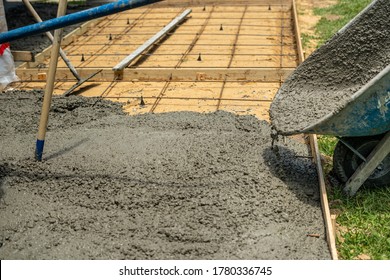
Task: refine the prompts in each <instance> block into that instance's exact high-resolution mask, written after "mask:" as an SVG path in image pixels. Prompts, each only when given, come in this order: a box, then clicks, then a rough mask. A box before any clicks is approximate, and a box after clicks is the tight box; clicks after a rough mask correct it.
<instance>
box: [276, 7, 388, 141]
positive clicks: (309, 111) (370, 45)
mask: <svg viewBox="0 0 390 280" xmlns="http://www.w3.org/2000/svg"><path fill="white" fill-rule="evenodd" d="M389 14H390V5H389V3H388V0H379V1H377V2H376V3H375V5H374V6H373V7H372V8H371V9H370V10H368V11H367V12H366V13H364V14H363V15H362V16H360V17H359V18H358V19H357V20H356V21H355V23H354V24H353V25H352V26H350V28H348V29H347V30H346V31H345V32H343V33H341V34H338V35H336V36H335V37H333V38H332V39H330V40H329V41H328V42H327V43H326V44H325V45H324V46H322V47H321V48H319V49H318V50H317V51H315V52H314V53H313V54H312V55H311V56H310V57H309V58H308V59H307V60H306V61H304V62H303V63H302V64H301V65H300V66H299V67H298V68H297V69H296V71H295V72H294V73H293V74H292V75H291V76H290V77H289V78H288V80H287V81H286V82H285V83H284V84H283V85H282V87H281V88H280V89H279V91H278V93H277V95H276V96H275V99H274V101H273V103H272V105H271V110H270V116H271V121H272V124H273V126H274V127H275V129H276V130H277V131H278V132H279V133H281V134H294V133H297V132H300V131H302V130H303V129H304V128H306V127H308V126H309V125H313V124H315V123H317V122H318V121H319V120H320V119H321V118H323V117H325V116H327V115H328V114H331V113H333V112H338V111H339V110H341V109H342V108H344V107H345V106H346V104H347V103H348V102H349V100H350V99H351V96H352V95H353V94H354V93H356V92H357V91H358V90H359V89H360V88H362V87H363V86H364V85H365V84H366V83H367V82H369V81H370V80H371V79H372V78H374V77H375V76H376V75H377V74H378V73H380V72H381V71H382V70H383V69H384V68H385V67H386V66H387V65H389V64H390V21H389V20H388V15H389Z"/></svg>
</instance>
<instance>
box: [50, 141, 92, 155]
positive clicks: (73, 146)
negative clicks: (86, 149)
mask: <svg viewBox="0 0 390 280" xmlns="http://www.w3.org/2000/svg"><path fill="white" fill-rule="evenodd" d="M88 140H89V138H84V139H81V140H79V141H77V142H76V143H74V144H72V145H70V146H68V147H65V148H63V149H61V150H59V151H58V152H55V153H53V154H51V155H48V156H47V157H45V158H44V159H45V160H50V159H53V158H56V157H59V156H62V155H64V154H66V153H67V152H69V151H71V150H73V149H74V148H77V147H78V146H80V145H81V144H83V143H85V142H87V141H88Z"/></svg>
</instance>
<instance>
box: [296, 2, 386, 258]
mask: <svg viewBox="0 0 390 280" xmlns="http://www.w3.org/2000/svg"><path fill="white" fill-rule="evenodd" d="M369 3H371V0H339V1H338V3H337V4H336V5H334V6H331V7H328V8H320V9H315V11H314V13H315V14H316V15H320V16H321V19H320V21H319V22H318V24H317V25H316V36H315V37H316V39H318V40H319V43H318V46H321V45H322V44H323V43H324V42H326V41H327V40H328V39H330V38H331V37H332V36H333V35H334V34H335V33H336V32H337V31H338V30H340V29H341V28H342V27H343V26H344V25H345V24H347V23H348V22H349V21H350V20H351V19H352V18H353V17H354V16H355V15H357V14H358V13H359V12H360V11H361V10H362V9H364V8H365V7H366V6H367V5H368V4H369ZM310 39H311V38H310V37H309V36H306V38H305V36H303V42H305V40H307V42H306V44H308V43H309V42H308V40H310ZM336 143H337V139H336V138H334V137H332V136H326V135H325V136H319V137H318V144H319V148H320V151H321V153H322V154H323V155H326V156H328V157H331V156H332V155H333V151H334V147H335V145H336ZM331 169H332V162H331V160H327V162H326V163H325V170H326V172H330V170H331ZM341 189H342V187H341V186H339V187H334V188H331V190H330V194H329V198H330V204H331V205H333V206H332V207H331V208H332V209H334V210H336V211H337V212H339V213H340V214H339V216H338V218H337V223H338V224H339V225H340V226H339V229H340V234H339V237H338V238H337V249H338V251H339V257H340V259H356V258H358V256H360V255H363V254H364V255H367V256H369V257H370V258H371V259H387V260H388V259H390V186H389V187H387V188H371V189H369V188H361V189H359V191H358V192H357V194H356V196H355V197H353V198H349V197H346V196H345V195H344V194H343V193H342V191H341ZM336 202H337V203H336ZM334 210H333V211H334Z"/></svg>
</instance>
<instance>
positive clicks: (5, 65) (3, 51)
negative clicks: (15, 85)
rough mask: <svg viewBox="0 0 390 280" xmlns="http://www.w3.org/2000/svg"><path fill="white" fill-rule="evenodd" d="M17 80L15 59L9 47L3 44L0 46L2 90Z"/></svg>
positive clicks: (0, 88)
mask: <svg viewBox="0 0 390 280" xmlns="http://www.w3.org/2000/svg"><path fill="white" fill-rule="evenodd" d="M17 80H18V77H17V76H16V74H15V64H14V59H13V57H12V53H11V50H10V48H9V45H8V44H2V45H0V90H3V89H4V88H5V87H6V86H7V85H8V84H9V83H12V82H15V81H17Z"/></svg>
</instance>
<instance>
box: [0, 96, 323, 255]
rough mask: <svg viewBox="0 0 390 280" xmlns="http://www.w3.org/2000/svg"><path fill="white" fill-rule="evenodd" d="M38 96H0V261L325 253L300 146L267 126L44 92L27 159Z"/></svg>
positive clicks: (314, 191) (313, 182)
mask: <svg viewBox="0 0 390 280" xmlns="http://www.w3.org/2000/svg"><path fill="white" fill-rule="evenodd" d="M41 95H42V93H35V94H32V93H23V92H11V93H8V94H0V98H1V104H2V106H1V107H0V119H1V120H2V121H1V122H0V125H1V127H0V145H1V147H2V149H0V190H1V192H0V196H1V199H0V215H1V217H2V218H1V219H0V244H1V246H0V258H1V259H122V258H124V259H328V258H330V255H329V252H328V249H327V244H326V241H325V236H324V232H325V230H324V225H323V220H322V214H321V208H320V202H319V194H318V184H317V177H316V170H315V167H314V165H313V164H312V163H311V160H310V159H308V158H304V157H297V156H307V147H306V146H305V145H303V144H300V143H297V142H295V141H292V140H287V144H286V145H285V144H282V143H279V144H278V146H277V147H275V148H274V150H272V149H271V138H270V127H269V125H268V124H267V123H266V122H262V121H259V120H258V119H256V118H255V117H253V116H235V115H233V114H230V113H227V112H222V111H220V112H216V113H210V114H199V113H193V112H177V113H165V114H144V115H139V116H125V115H123V113H122V111H121V109H120V106H119V105H118V104H115V103H111V102H103V101H99V100H97V99H86V98H82V97H72V98H69V99H67V98H62V97H54V99H53V107H52V110H51V114H50V120H49V130H48V134H47V137H46V145H45V152H44V160H43V162H35V160H34V159H33V153H34V146H35V138H36V127H37V123H38V115H39V108H40V106H41V102H42V98H41ZM309 233H315V234H320V238H314V237H309V236H307V234H309Z"/></svg>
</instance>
